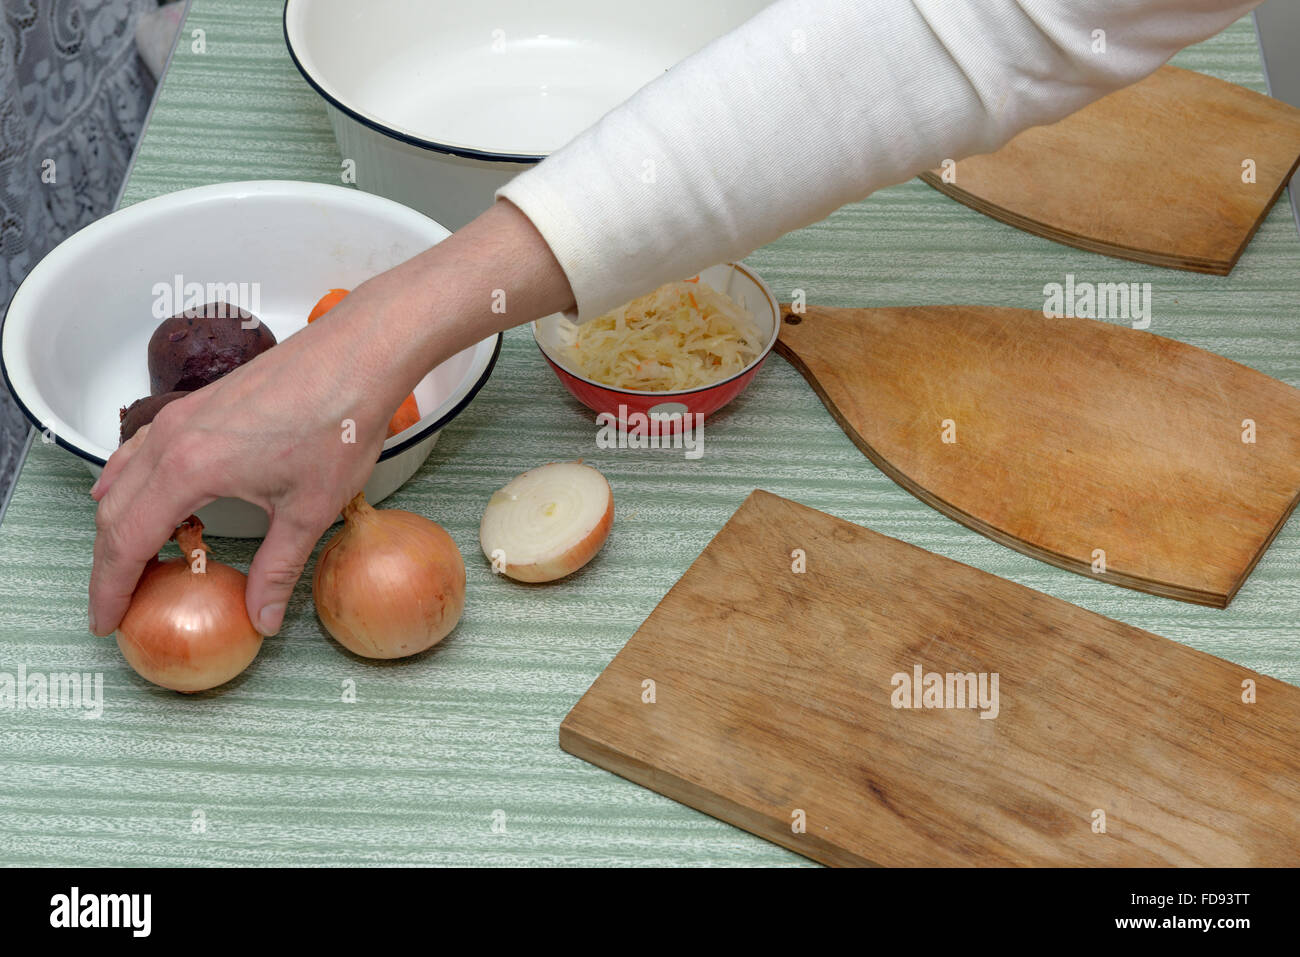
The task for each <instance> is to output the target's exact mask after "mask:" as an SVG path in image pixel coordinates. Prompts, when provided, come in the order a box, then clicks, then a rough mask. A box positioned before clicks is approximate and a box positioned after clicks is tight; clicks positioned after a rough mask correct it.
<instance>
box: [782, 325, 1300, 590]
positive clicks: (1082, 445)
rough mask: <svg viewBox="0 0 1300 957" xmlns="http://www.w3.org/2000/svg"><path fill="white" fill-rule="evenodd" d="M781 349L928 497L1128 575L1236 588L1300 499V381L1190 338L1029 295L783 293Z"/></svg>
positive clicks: (1115, 578)
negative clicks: (985, 298) (802, 304)
mask: <svg viewBox="0 0 1300 957" xmlns="http://www.w3.org/2000/svg"><path fill="white" fill-rule="evenodd" d="M777 350H778V351H779V352H780V353H781V355H783V356H785V357H786V358H787V359H789V360H790V362H791V363H793V364H794V366H795V368H797V369H798V370H799V371H800V372H801V373H802V374H803V376H804V378H806V379H807V380H808V382H809V383H810V384H811V385H812V386H813V389H814V390H815V391H816V392H817V394H818V395H819V396H820V397H821V399H822V401H823V402H825V403H826V407H827V408H828V409H829V410H830V412H831V414H832V415H833V416H834V417H835V420H836V421H837V422H839V424H840V426H841V427H842V428H843V429H844V431H845V432H846V433H847V434H848V436H849V437H850V438H851V439H852V440H853V442H854V444H856V445H857V446H858V447H859V448H860V449H862V451H863V452H864V453H865V454H866V455H867V457H868V458H870V459H871V461H872V462H874V463H875V464H876V465H877V466H878V467H879V468H880V469H881V471H883V472H884V473H885V474H886V475H888V476H889V477H890V478H892V479H893V480H894V481H896V482H898V484H899V485H901V486H902V487H903V488H905V489H907V490H908V491H909V492H911V493H912V494H913V495H915V496H916V497H917V498H919V499H921V501H923V502H925V503H926V504H928V505H931V506H933V507H934V508H936V509H938V510H939V511H941V512H943V513H944V514H945V515H948V516H950V517H952V518H954V519H956V520H957V521H959V522H961V523H962V524H963V525H966V526H968V527H969V528H973V529H974V530H975V531H977V532H980V533H981V534H983V535H987V536H988V537H990V538H992V539H993V540H994V541H997V542H1001V543H1002V544H1004V545H1007V546H1009V547H1011V548H1015V549H1017V550H1019V551H1022V552H1024V553H1025V554H1027V555H1032V556H1033V557H1035V558H1038V559H1041V560H1042V561H1045V562H1050V563H1051V564H1053V565H1056V566H1058V567H1060V568H1065V569H1068V570H1069V571H1073V572H1077V573H1079V574H1081V575H1090V576H1092V577H1095V578H1098V579H1100V580H1102V581H1107V582H1112V583H1114V584H1117V585H1123V586H1124V587H1126V588H1135V589H1137V590H1139V591H1146V592H1151V593H1152V594H1156V595H1163V596H1165V597H1168V598H1176V599H1178V600H1180V601H1188V602H1194V603H1196V604H1202V605H1211V606H1213V607H1216V608H1226V607H1227V605H1228V603H1229V602H1230V601H1231V600H1232V597H1233V596H1234V595H1235V594H1236V593H1237V590H1238V589H1239V588H1240V587H1241V585H1242V583H1243V582H1244V581H1245V580H1246V576H1247V575H1249V574H1250V572H1251V570H1252V569H1254V567H1255V565H1256V563H1257V562H1258V561H1259V559H1260V556H1261V555H1263V553H1264V550H1265V549H1266V548H1267V547H1268V546H1269V544H1270V543H1271V542H1272V541H1273V538H1274V536H1276V535H1277V533H1278V531H1279V530H1280V529H1281V527H1282V526H1283V524H1285V522H1286V520H1287V518H1288V517H1289V516H1290V515H1291V512H1292V511H1293V510H1294V509H1295V506H1296V503H1297V501H1300V390H1296V389H1293V388H1291V387H1290V386H1288V385H1286V384H1284V383H1282V382H1278V381H1277V380H1276V379H1271V378H1269V377H1268V376H1266V375H1263V374H1262V373H1259V372H1256V371H1255V370H1254V369H1250V368H1247V367H1246V366H1244V365H1241V364H1239V363H1236V362H1231V361H1229V360H1228V359H1224V358H1223V357H1221V356H1217V355H1214V354H1213V353H1210V352H1206V351H1205V350H1203V349H1197V348H1195V347H1193V346H1189V345H1187V344H1185V343H1181V342H1178V341H1176V340H1173V339H1166V338H1163V337H1161V336H1156V335H1152V334H1151V333H1148V332H1143V331H1140V330H1135V329H1129V328H1125V327H1123V326H1117V325H1113V324H1111V323H1107V322H1099V321H1096V320H1092V319H1066V318H1053V319H1049V318H1045V317H1044V316H1043V314H1042V312H1034V311H1031V310H1028V309H1007V308H995V307H989V306H910V307H899V308H886V309H834V308H819V307H815V306H814V307H809V308H808V310H807V312H806V313H804V314H802V315H795V314H793V313H791V312H790V310H789V308H788V307H785V308H784V309H783V322H782V326H781V335H780V340H779V341H778V343H777ZM1247 420H1249V421H1250V422H1253V423H1254V427H1253V428H1254V438H1255V441H1253V442H1246V441H1243V436H1245V435H1246V429H1245V428H1244V426H1246V424H1247ZM1098 549H1100V550H1101V552H1102V553H1104V555H1102V556H1098V554H1097V550H1098ZM1099 557H1101V558H1102V559H1103V561H1102V563H1101V564H1099V563H1098V558H1099Z"/></svg>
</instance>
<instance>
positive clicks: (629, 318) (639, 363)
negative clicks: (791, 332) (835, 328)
mask: <svg viewBox="0 0 1300 957" xmlns="http://www.w3.org/2000/svg"><path fill="white" fill-rule="evenodd" d="M568 331H569V335H568V336H566V338H567V339H570V340H571V341H570V343H569V345H568V346H567V347H566V349H565V350H564V352H565V355H564V358H565V359H566V360H567V361H568V363H569V364H570V365H571V366H572V368H573V370H574V371H575V372H578V373H581V374H582V375H584V376H586V377H587V378H588V379H591V380H593V381H595V382H600V383H602V384H604V385H611V386H614V387H615V388H619V389H631V390H634V391H638V392H678V391H681V390H683V389H694V388H698V387H700V386H705V385H710V384H711V383H714V382H718V381H721V380H722V379H725V378H727V377H729V376H732V375H735V374H736V373H737V372H740V371H741V370H742V369H744V368H745V367H746V366H747V365H749V364H750V363H751V362H753V361H754V360H755V359H756V358H758V356H759V354H760V353H761V352H762V351H763V347H764V345H766V343H765V342H764V341H763V337H762V335H761V333H760V332H759V329H758V326H757V324H756V323H755V322H754V320H753V319H751V318H750V317H749V315H748V314H747V313H746V312H745V310H744V309H742V308H741V307H740V306H738V305H737V304H736V303H735V302H733V301H732V300H731V299H730V297H728V296H726V295H724V294H723V293H721V292H718V291H717V290H716V289H713V288H712V287H710V286H706V285H705V284H704V283H702V282H700V281H699V280H690V281H685V282H670V283H668V284H667V285H664V286H660V287H659V288H658V289H656V290H655V291H654V292H652V293H650V294H648V295H645V296H642V297H641V298H640V299H633V300H632V301H631V302H629V303H628V304H627V305H625V306H622V307H621V308H619V309H615V310H614V311H613V312H608V313H606V314H605V315H603V316H600V317H598V318H596V319H592V320H591V321H590V322H585V323H583V324H582V325H579V326H572V327H571V329H570V330H568Z"/></svg>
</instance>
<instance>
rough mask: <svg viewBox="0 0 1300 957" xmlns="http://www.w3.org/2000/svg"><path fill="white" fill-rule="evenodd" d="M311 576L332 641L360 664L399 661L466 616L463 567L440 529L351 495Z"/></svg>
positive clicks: (434, 640) (422, 519) (423, 648)
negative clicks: (368, 660)
mask: <svg viewBox="0 0 1300 957" xmlns="http://www.w3.org/2000/svg"><path fill="white" fill-rule="evenodd" d="M343 517H344V520H345V524H344V526H343V528H342V530H341V531H339V532H338V534H336V535H335V536H334V537H333V538H331V539H330V540H329V543H328V544H327V545H326V546H325V548H324V549H323V550H322V551H321V554H320V558H319V559H318V560H317V562H316V571H315V573H314V574H313V576H312V584H311V587H312V597H313V598H314V599H315V602H316V613H317V614H318V615H319V616H320V620H321V624H322V625H324V626H325V630H326V631H327V632H329V634H330V636H331V637H332V638H333V639H334V640H335V641H337V642H338V643H339V644H340V645H342V646H343V647H344V648H346V649H348V651H351V652H352V653H353V654H357V655H361V656H362V657H363V658H384V659H390V658H405V657H407V656H409V655H416V654H419V653H420V652H422V651H426V650H428V649H429V648H432V647H433V646H434V645H436V644H437V643H438V642H440V641H442V639H443V638H445V637H447V635H448V634H450V633H451V631H452V629H453V628H455V627H456V623H457V622H459V621H460V616H461V613H462V612H463V611H464V609H465V562H464V560H463V559H462V558H461V555H460V551H459V550H458V549H457V548H456V543H455V542H454V541H452V538H451V536H450V535H448V534H447V532H446V530H445V529H443V528H442V526H440V525H438V524H437V523H435V522H432V521H430V520H429V519H427V518H425V517H424V516H423V515H416V514H415V513H413V512H404V511H401V510H400V509H375V508H372V507H371V506H370V505H368V504H366V500H365V498H364V496H362V495H357V497H356V498H355V499H353V500H352V502H351V503H349V504H348V506H347V507H346V508H344V510H343Z"/></svg>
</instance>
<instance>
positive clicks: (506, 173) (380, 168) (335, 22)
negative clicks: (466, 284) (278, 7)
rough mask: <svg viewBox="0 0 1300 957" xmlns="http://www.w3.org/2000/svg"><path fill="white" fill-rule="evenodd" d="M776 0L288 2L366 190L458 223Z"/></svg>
mask: <svg viewBox="0 0 1300 957" xmlns="http://www.w3.org/2000/svg"><path fill="white" fill-rule="evenodd" d="M769 2H770V0H709V2H708V3H700V2H698V0H656V2H655V3H611V2H610V0H545V2H538V0H480V2H476V3H465V2H463V0H367V2H365V3H358V2H357V0H286V3H285V7H284V37H285V43H286V45H287V46H288V48H289V54H290V56H291V57H292V58H293V61H294V63H295V64H296V65H297V67H298V70H299V71H300V72H301V73H302V75H303V77H304V78H305V79H306V80H307V82H308V83H309V84H311V86H312V87H313V88H314V89H315V90H316V92H317V93H319V94H320V95H321V96H322V97H323V98H324V100H325V103H326V111H327V113H328V114H329V119H330V123H331V125H332V126H333V127H334V135H335V138H336V139H337V140H338V144H339V149H340V151H341V154H342V157H343V160H344V162H345V163H350V164H352V165H351V166H349V169H354V171H355V175H356V182H357V185H358V186H359V187H361V188H362V189H364V190H367V191H369V192H373V193H379V194H380V195H382V196H387V197H389V198H390V199H395V200H397V201H398V202H400V203H403V204H405V205H407V206H410V207H412V208H413V209H418V210H420V211H421V212H424V213H427V214H428V215H430V216H432V217H433V218H434V219H436V220H437V221H438V222H440V223H442V224H443V225H445V226H447V227H448V228H449V229H459V228H460V227H461V226H463V225H464V224H465V223H467V222H469V221H470V220H471V219H473V218H474V217H475V216H476V215H478V214H479V213H480V212H482V211H483V210H484V209H486V208H487V207H488V206H490V205H491V204H492V201H493V193H494V192H495V191H496V190H497V189H498V188H499V187H501V186H503V185H504V184H505V183H506V182H507V181H508V180H509V179H511V178H512V177H514V176H515V175H516V174H518V173H520V172H522V171H523V170H524V169H526V168H527V167H528V166H530V165H532V164H535V163H537V162H539V161H540V160H541V159H543V158H544V157H545V156H547V155H548V154H550V153H552V152H554V151H555V150H557V149H559V148H560V147H561V146H563V145H564V144H565V143H567V142H568V141H569V140H571V139H572V138H573V137H574V136H576V135H577V134H578V133H580V132H582V131H583V130H584V129H586V128H587V127H588V126H590V125H592V124H593V123H595V122H596V121H597V120H598V119H600V117H601V116H603V115H604V114H605V113H607V112H608V111H609V110H610V109H612V108H613V107H615V106H617V105H618V104H619V103H621V102H623V100H625V99H627V98H628V97H629V96H631V95H632V94H633V93H635V92H636V91H637V90H638V89H640V88H641V87H642V86H644V85H645V84H646V83H648V82H649V81H650V80H653V79H654V78H655V77H657V76H659V75H660V74H662V73H663V72H664V71H665V70H667V69H668V68H670V67H672V66H673V65H675V64H676V63H678V62H680V61H681V60H683V59H685V58H686V57H688V56H689V55H690V54H692V53H694V52H695V51H696V50H698V49H700V48H701V47H703V46H704V45H705V44H707V43H708V42H709V41H710V40H712V39H714V38H715V37H718V36H721V35H722V34H724V33H726V32H727V31H729V30H731V29H732V28H734V27H736V26H739V25H740V24H741V23H743V22H744V21H745V20H748V19H749V18H750V17H752V16H753V15H754V14H756V13H758V12H759V11H760V10H761V9H762V8H763V7H765V6H767V5H768V3H769ZM688 107H689V104H688V105H687V107H686V108H688Z"/></svg>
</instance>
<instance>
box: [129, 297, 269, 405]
mask: <svg viewBox="0 0 1300 957" xmlns="http://www.w3.org/2000/svg"><path fill="white" fill-rule="evenodd" d="M194 313H195V314H194V315H187V314H186V313H184V312H182V313H179V314H178V315H175V316H172V317H171V318H170V319H164V320H163V321H162V324H161V325H159V326H158V328H157V329H155V330H154V334H153V336H152V337H151V338H150V339H149V391H150V392H151V393H152V394H153V395H155V396H161V395H163V394H164V393H166V392H192V391H194V390H195V389H201V388H203V387H204V386H205V385H207V384H208V383H209V382H215V381H216V380H217V379H220V378H221V377H222V376H223V375H225V374H226V373H227V372H230V371H231V370H232V369H235V368H237V367H238V366H241V365H243V364H244V363H245V362H247V361H249V360H250V359H252V358H253V357H255V356H258V355H260V354H262V353H263V352H265V351H266V350H267V349H269V348H271V346H273V345H275V336H274V335H273V334H272V332H271V330H270V329H268V328H266V326H265V325H264V324H263V323H262V322H260V321H258V319H257V317H256V316H254V315H253V314H252V313H249V312H243V311H241V310H240V309H239V308H238V307H237V306H232V305H228V304H227V303H224V302H210V303H208V304H207V305H205V306H202V307H201V308H199V309H197V310H194ZM245 325H249V326H251V327H252V328H248V329H246V328H244V326H245Z"/></svg>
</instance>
